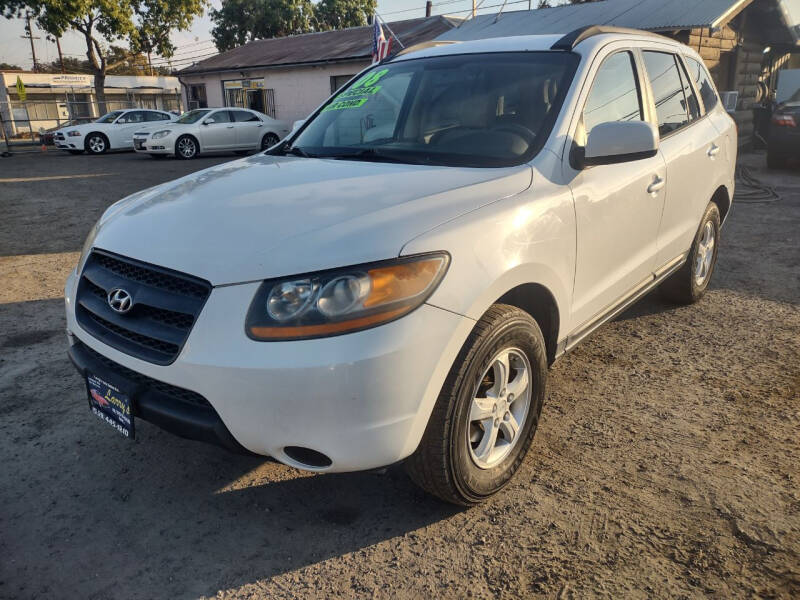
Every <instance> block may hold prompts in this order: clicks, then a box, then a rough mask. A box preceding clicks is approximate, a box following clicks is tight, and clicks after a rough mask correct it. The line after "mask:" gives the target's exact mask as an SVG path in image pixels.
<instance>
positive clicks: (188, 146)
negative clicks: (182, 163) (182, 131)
mask: <svg viewBox="0 0 800 600" xmlns="http://www.w3.org/2000/svg"><path fill="white" fill-rule="evenodd" d="M199 154H200V147H199V145H198V143H197V140H196V139H195V138H194V137H193V136H191V135H182V136H181V137H179V138H178V139H177V141H176V142H175V156H177V157H178V158H181V159H183V160H191V159H193V158H197V156H198V155H199Z"/></svg>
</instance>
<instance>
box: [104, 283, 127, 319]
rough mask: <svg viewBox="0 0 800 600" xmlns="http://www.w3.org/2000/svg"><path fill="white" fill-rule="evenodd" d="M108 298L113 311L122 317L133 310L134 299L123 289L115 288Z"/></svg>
mask: <svg viewBox="0 0 800 600" xmlns="http://www.w3.org/2000/svg"><path fill="white" fill-rule="evenodd" d="M106 298H107V300H108V305H109V306H110V307H111V310H113V311H114V312H118V313H119V314H121V315H124V314H125V313H126V312H128V311H129V310H130V309H131V308H133V298H132V297H131V295H130V294H129V293H128V292H126V291H125V290H123V289H122V288H114V289H113V290H111V291H110V292H108V296H107V297H106Z"/></svg>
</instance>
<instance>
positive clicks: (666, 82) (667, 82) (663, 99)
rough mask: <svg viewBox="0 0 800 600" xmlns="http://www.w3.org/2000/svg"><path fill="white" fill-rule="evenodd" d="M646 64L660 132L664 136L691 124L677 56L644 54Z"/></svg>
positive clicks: (660, 53)
mask: <svg viewBox="0 0 800 600" xmlns="http://www.w3.org/2000/svg"><path fill="white" fill-rule="evenodd" d="M642 54H644V64H645V67H646V68H647V75H648V77H649V78H650V86H651V87H652V88H653V100H655V104H656V114H657V115H658V132H659V133H660V134H661V135H662V136H664V135H668V134H670V133H672V132H673V131H677V130H678V129H680V128H681V127H683V126H684V125H686V124H687V123H688V122H689V113H688V111H687V102H686V97H685V96H684V94H683V87H684V82H683V81H682V80H681V76H680V73H679V72H678V65H677V64H676V63H675V56H673V55H672V54H667V53H665V52H643V53H642Z"/></svg>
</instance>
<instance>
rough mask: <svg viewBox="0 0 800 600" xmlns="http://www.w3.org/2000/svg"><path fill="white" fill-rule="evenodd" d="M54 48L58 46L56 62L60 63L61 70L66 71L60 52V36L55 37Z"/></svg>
mask: <svg viewBox="0 0 800 600" xmlns="http://www.w3.org/2000/svg"><path fill="white" fill-rule="evenodd" d="M56 48H58V62H59V63H61V72H62V73H66V71H65V70H64V55H63V54H61V38H59V37H57V38H56Z"/></svg>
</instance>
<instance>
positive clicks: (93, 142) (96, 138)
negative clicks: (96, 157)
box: [86, 133, 108, 154]
mask: <svg viewBox="0 0 800 600" xmlns="http://www.w3.org/2000/svg"><path fill="white" fill-rule="evenodd" d="M86 150H87V151H88V152H89V153H90V154H105V153H106V152H107V151H108V138H107V137H106V136H104V135H103V134H102V133H90V134H89V136H88V137H87V138H86Z"/></svg>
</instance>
